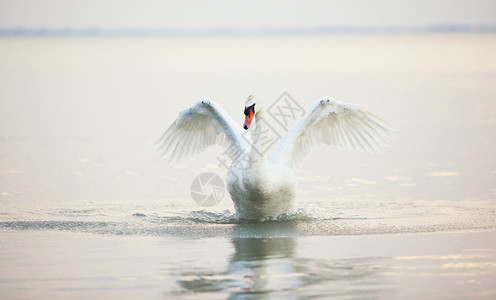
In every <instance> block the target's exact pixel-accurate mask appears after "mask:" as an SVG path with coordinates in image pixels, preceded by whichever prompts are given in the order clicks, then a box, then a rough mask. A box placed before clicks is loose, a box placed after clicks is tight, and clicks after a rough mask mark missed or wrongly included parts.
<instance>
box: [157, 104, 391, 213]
mask: <svg viewBox="0 0 496 300" xmlns="http://www.w3.org/2000/svg"><path fill="white" fill-rule="evenodd" d="M244 115H245V121H244V123H243V126H240V125H239V124H238V123H237V122H235V121H234V120H233V119H232V118H231V117H230V116H229V115H228V114H227V113H226V112H225V111H224V109H223V108H222V107H221V106H220V105H219V104H217V103H216V102H215V101H213V100H210V99H209V98H206V97H202V98H201V99H200V100H199V101H198V102H197V103H196V104H194V105H193V106H191V107H190V108H188V109H185V110H183V111H181V112H180V113H179V117H178V118H177V119H176V120H175V121H174V122H173V123H172V125H171V126H170V127H169V129H167V130H166V131H165V133H164V134H163V135H162V137H161V138H160V139H159V140H158V143H159V144H160V148H159V150H160V151H162V152H163V153H162V154H163V155H166V154H167V155H169V156H170V157H169V158H170V161H175V160H178V159H181V158H185V157H188V156H191V155H194V154H197V153H199V152H201V151H203V150H205V149H206V148H208V147H209V146H212V145H226V146H227V147H228V148H227V153H228V155H229V156H230V158H231V159H232V165H231V167H230V168H229V171H228V173H227V177H226V186H227V191H228V192H229V195H230V196H231V199H232V201H233V203H234V208H235V211H236V217H237V218H243V219H269V218H275V217H277V216H279V215H281V214H283V213H287V212H288V211H289V210H291V208H292V204H293V200H294V198H295V196H296V189H297V181H298V180H297V174H296V172H297V171H298V169H299V168H300V167H301V165H302V162H303V159H304V158H305V156H306V155H307V154H308V152H309V150H310V148H312V146H314V145H318V144H327V145H334V146H337V147H340V148H346V149H350V150H355V151H359V152H366V153H381V152H383V151H384V150H385V149H386V148H388V147H389V146H390V143H391V140H392V138H393V133H394V130H395V128H394V127H393V126H392V125H391V124H389V123H388V122H386V121H384V120H382V119H380V118H379V117H377V116H375V115H374V114H372V113H371V112H369V111H367V110H365V109H363V108H362V107H360V105H357V104H351V103H344V102H340V101H338V100H336V99H334V98H331V97H324V98H323V99H321V100H320V101H318V102H316V103H315V104H314V105H313V106H312V107H311V108H310V109H308V111H307V112H306V113H305V114H304V115H303V116H302V117H301V119H300V120H299V121H297V122H296V123H295V124H294V125H293V126H292V127H291V128H290V129H289V130H288V131H287V132H286V133H285V134H284V135H283V136H282V138H281V139H280V140H279V142H278V145H277V147H276V148H275V149H274V150H273V151H272V153H270V155H269V153H267V152H268V151H267V150H268V149H267V143H264V140H266V138H267V130H266V129H267V127H266V126H267V125H266V124H267V123H266V122H267V120H266V117H267V116H266V111H265V110H264V106H263V102H262V101H261V100H260V99H258V98H257V97H255V96H253V95H250V96H248V98H247V99H246V101H245V105H244ZM245 130H250V131H251V138H250V136H248V135H246V134H245V135H243V133H244V132H245Z"/></svg>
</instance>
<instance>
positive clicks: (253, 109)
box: [245, 104, 255, 116]
mask: <svg viewBox="0 0 496 300" xmlns="http://www.w3.org/2000/svg"><path fill="white" fill-rule="evenodd" d="M250 110H251V111H253V114H255V104H253V105H252V106H249V107H245V116H248V115H249V114H250Z"/></svg>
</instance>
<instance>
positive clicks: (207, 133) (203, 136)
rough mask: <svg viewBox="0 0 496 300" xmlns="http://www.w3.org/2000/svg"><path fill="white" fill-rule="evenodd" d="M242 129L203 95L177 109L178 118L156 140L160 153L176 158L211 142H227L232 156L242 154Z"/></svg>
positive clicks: (212, 143)
mask: <svg viewBox="0 0 496 300" xmlns="http://www.w3.org/2000/svg"><path fill="white" fill-rule="evenodd" d="M242 133H243V129H242V127H241V125H238V124H236V122H234V120H233V119H232V118H231V117H230V116H229V115H228V114H227V113H226V112H225V111H224V110H223V109H222V107H221V106H220V105H218V104H217V103H216V102H214V101H212V100H210V99H208V98H205V97H203V98H202V99H201V100H200V101H198V102H197V103H196V104H194V105H193V106H191V107H190V108H188V109H185V110H183V111H181V112H180V113H179V117H178V118H177V120H176V121H175V122H174V123H172V125H171V126H170V127H169V129H168V130H167V131H166V132H165V133H164V134H163V135H162V137H161V138H160V139H159V140H158V141H157V143H159V144H160V150H162V151H163V154H167V153H168V154H170V160H171V161H172V160H176V159H180V158H183V157H188V156H191V155H194V154H197V153H199V152H201V151H203V150H205V149H206V148H208V147H210V146H212V145H226V144H227V145H228V146H229V150H230V151H228V153H229V154H230V156H231V158H232V159H235V158H236V157H237V156H238V155H240V154H242V153H243V151H245V149H246V145H245V144H246V142H244V140H243V139H242V138H241V134H242Z"/></svg>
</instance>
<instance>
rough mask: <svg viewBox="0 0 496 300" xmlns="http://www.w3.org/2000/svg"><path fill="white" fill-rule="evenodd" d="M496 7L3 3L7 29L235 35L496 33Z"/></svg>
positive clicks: (113, 0) (354, 1)
mask: <svg viewBox="0 0 496 300" xmlns="http://www.w3.org/2000/svg"><path fill="white" fill-rule="evenodd" d="M495 24H496V1H490V0H417V1H396V0H375V1H364V0H348V1H336V0H332V1H324V0H311V1H282V0H277V1H263V0H256V1H229V0H213V1H194V0H186V1H163V0H162V1H159V0H145V1H132V0H107V1H102V0H85V1H81V0H44V1H40V0H0V28H4V29H5V28H27V29H33V28H69V29H85V28H96V29H104V30H105V29H107V30H109V29H110V30H112V29H170V30H177V29H180V30H196V29H230V30H236V29H241V30H254V29H255V30H258V29H281V28H282V29H284V28H318V27H364V28H385V27H389V28H412V27H413V28H414V27H425V26H433V25H470V26H494V25H495Z"/></svg>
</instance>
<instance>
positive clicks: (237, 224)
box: [0, 34, 496, 299]
mask: <svg viewBox="0 0 496 300" xmlns="http://www.w3.org/2000/svg"><path fill="white" fill-rule="evenodd" d="M0 43H1V45H0V49H2V50H1V53H2V55H1V57H0V70H1V71H0V80H1V82H2V85H1V86H0V95H1V100H0V106H1V109H0V145H1V146H0V208H1V211H0V235H1V242H0V270H2V271H0V295H1V296H2V298H9V299H11V298H64V299H65V298H78V297H81V298H105V299H108V298H117V297H120V298H137V297H147V298H171V297H178V298H212V299H218V298H229V297H230V298H234V299H237V298H243V299H244V298H257V297H260V298H287V297H290V298H291V297H292V298H314V297H315V298H319V297H322V298H328V297H333V296H334V297H336V298H420V297H423V298H425V297H430V298H452V297H454V298H492V297H494V294H496V291H495V290H494V288H493V287H492V283H493V282H494V279H495V276H496V257H495V255H494V253H495V251H494V245H495V238H496V234H495V229H496V185H495V184H494V183H495V182H496V157H495V156H494V153H495V150H496V144H495V141H496V136H495V134H496V133H495V132H496V131H495V130H494V129H495V126H496V117H495V116H496V111H495V110H494V107H495V106H494V105H493V102H494V95H495V94H496V90H495V87H496V61H495V60H494V58H493V55H492V53H494V51H493V50H494V49H496V37H495V36H494V35H492V34H484V35H478V34H463V35H459V34H447V35H436V34H432V35H409V36H403V35H392V36H380V35H376V36H367V35H365V36H361V35H354V36H341V35H335V36H308V37H305V36H300V37H270V38H264V37H244V38H236V37H227V38H222V37H218V38H201V37H199V38H129V39H126V38H112V39H105V38H20V39H16V38H3V39H1V40H0ZM284 91H286V92H287V93H288V94H290V95H291V97H293V98H294V99H295V100H296V101H298V103H299V104H300V105H301V106H302V107H304V108H308V107H309V106H311V105H312V104H313V103H314V102H316V101H317V100H319V99H320V98H321V97H322V96H324V95H329V96H334V97H336V98H337V99H340V100H343V101H349V102H356V103H360V104H362V105H364V106H365V107H366V108H368V109H370V110H371V111H373V112H374V113H376V114H377V115H379V116H381V117H382V118H384V119H386V120H387V121H389V122H391V123H393V124H395V125H396V126H397V127H398V128H399V130H398V132H397V137H396V139H395V141H394V144H393V147H392V149H391V150H390V151H389V152H387V153H386V154H384V155H380V156H374V155H364V154H357V153H353V152H349V151H344V150H339V149H333V148H328V147H321V148H316V149H314V151H312V152H311V155H310V157H309V158H308V159H307V160H306V161H305V163H304V165H303V168H302V170H301V172H300V173H299V190H298V195H297V199H296V202H295V206H294V209H293V210H292V211H291V212H290V213H288V214H286V215H283V216H280V217H278V218H277V219H272V220H265V221H263V222H260V221H246V220H237V219H236V218H235V217H234V211H233V207H232V203H231V201H230V199H229V198H228V196H227V195H226V196H225V197H224V199H223V200H222V201H221V202H220V203H219V204H218V205H216V206H213V207H208V208H207V207H201V206H198V205H197V204H196V203H195V202H194V201H193V200H192V199H191V196H190V194H189V193H190V187H191V183H192V182H193V180H194V178H195V177H196V176H197V175H199V174H200V173H202V172H213V173H215V174H218V175H219V176H221V178H223V177H224V176H225V173H226V169H225V168H224V167H223V166H222V164H220V161H219V159H220V158H222V157H221V153H222V152H223V150H224V149H222V148H221V147H212V148H211V149H209V150H207V151H206V152H205V153H203V154H201V155H199V156H197V157H194V158H192V159H189V160H186V161H182V162H180V163H176V164H167V163H166V162H164V161H163V160H161V158H160V157H159V155H158V154H157V152H156V148H155V147H154V145H153V143H154V142H155V141H156V139H157V138H158V137H160V135H161V134H162V132H163V131H164V130H165V129H166V128H167V127H168V126H169V124H170V123H171V122H172V121H173V120H174V119H175V118H176V117H177V113H178V112H179V111H180V110H181V109H184V108H186V107H187V106H189V105H190V104H192V103H194V102H195V101H196V100H197V99H199V98H200V97H201V96H203V95H204V96H208V97H210V98H212V99H215V100H216V101H217V102H219V103H220V104H221V105H222V106H223V107H225V109H226V111H228V112H229V113H230V114H231V115H232V116H233V118H236V116H238V118H239V122H240V126H241V124H242V122H243V117H244V116H243V114H242V112H243V111H242V110H243V107H242V106H243V100H244V99H245V98H246V96H247V95H248V94H251V93H253V94H256V95H258V96H259V97H260V98H261V99H263V100H264V101H265V102H267V103H271V102H272V101H275V100H276V99H277V98H278V97H279V96H280V95H281V94H282V93H283V92H284Z"/></svg>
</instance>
